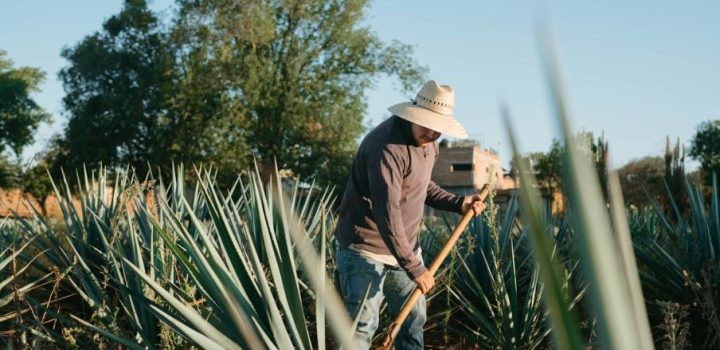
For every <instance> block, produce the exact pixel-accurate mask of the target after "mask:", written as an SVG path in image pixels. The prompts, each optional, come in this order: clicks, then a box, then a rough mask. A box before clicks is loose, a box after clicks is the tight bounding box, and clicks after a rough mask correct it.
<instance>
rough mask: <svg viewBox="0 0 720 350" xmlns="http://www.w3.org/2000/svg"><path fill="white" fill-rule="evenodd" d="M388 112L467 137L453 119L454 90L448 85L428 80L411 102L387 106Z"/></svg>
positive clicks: (449, 133) (448, 133)
mask: <svg viewBox="0 0 720 350" xmlns="http://www.w3.org/2000/svg"><path fill="white" fill-rule="evenodd" d="M388 110H389V111H390V113H392V114H394V115H396V116H398V117H400V118H403V119H405V120H407V121H409V122H412V123H415V124H418V125H420V126H424V127H426V128H428V129H431V130H435V131H437V132H439V133H442V134H447V135H450V136H454V137H457V138H461V139H465V138H467V137H468V134H467V131H465V128H464V127H463V126H462V125H460V122H458V121H457V119H455V117H454V116H453V113H454V112H455V92H453V88H452V87H451V86H450V85H438V84H437V83H436V82H435V80H430V81H428V82H427V83H425V85H423V87H422V89H420V92H418V94H417V96H416V97H415V100H414V101H412V102H403V103H398V104H396V105H394V106H391V107H390V108H388Z"/></svg>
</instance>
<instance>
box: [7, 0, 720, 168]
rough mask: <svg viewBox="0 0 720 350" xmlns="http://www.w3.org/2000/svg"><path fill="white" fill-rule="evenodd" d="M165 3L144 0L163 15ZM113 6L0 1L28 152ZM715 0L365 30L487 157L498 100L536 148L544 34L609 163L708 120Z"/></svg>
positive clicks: (394, 22)
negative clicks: (400, 57)
mask: <svg viewBox="0 0 720 350" xmlns="http://www.w3.org/2000/svg"><path fill="white" fill-rule="evenodd" d="M171 3H172V1H170V0H162V1H155V2H153V8H155V9H166V8H168V6H169V5H170V4H171ZM121 6H122V1H121V0H102V1H97V0H68V1H62V2H61V1H52V0H44V1H40V0H23V1H10V0H0V49H3V50H5V51H7V52H8V56H9V57H10V58H11V59H13V60H14V61H15V63H16V65H22V66H32V67H39V68H41V69H43V70H44V71H46V72H47V73H48V79H47V80H46V82H45V83H44V84H43V86H42V89H43V91H42V92H41V93H38V94H37V95H36V99H37V101H38V102H39V103H40V105H42V106H43V107H44V108H45V109H46V110H47V111H49V112H51V113H52V114H53V117H54V119H55V123H53V124H52V125H48V126H44V127H43V128H41V130H40V132H39V133H38V137H37V139H38V143H37V144H36V145H34V146H33V147H30V148H29V149H28V150H27V151H26V153H25V157H28V156H31V155H32V154H33V153H34V152H37V151H38V150H39V149H40V148H41V147H42V145H43V144H44V142H45V141H46V140H47V139H48V138H49V136H50V135H51V134H52V133H56V132H59V131H60V130H61V127H62V125H63V124H64V122H65V116H64V115H63V114H62V113H63V112H62V105H61V98H62V96H63V90H62V85H61V84H60V83H59V81H58V80H57V72H58V71H59V69H60V68H61V67H63V66H64V65H65V61H64V60H63V59H62V58H61V57H60V50H61V48H62V47H63V46H69V45H73V44H75V43H76V42H78V41H79V40H81V39H82V38H83V37H84V36H85V35H88V34H90V33H92V32H93V31H95V30H97V29H99V28H100V26H101V23H102V21H103V20H104V19H106V18H107V17H109V16H110V15H112V14H114V13H117V12H118V11H119V10H120V8H121ZM719 19H720V2H714V1H664V0H654V1H649V0H644V1H633V2H628V1H604V2H602V3H600V2H582V3H580V2H570V1H564V2H560V1H529V0H528V1H513V2H483V1H444V2H438V1H417V0H414V1H413V0H390V1H389V0H384V1H376V2H375V3H373V5H372V7H371V9H370V11H369V12H368V15H367V19H366V23H367V25H369V26H370V27H371V28H372V29H373V30H374V31H375V32H376V33H377V34H378V35H379V36H380V37H381V38H382V39H383V40H386V41H390V40H393V39H397V40H400V41H402V42H404V43H407V44H411V45H413V46H414V47H415V57H416V59H417V60H418V61H419V62H420V63H421V64H423V65H426V66H428V67H429V69H430V74H429V77H430V78H432V79H435V80H438V81H439V82H441V83H446V84H451V85H453V86H454V87H455V89H456V94H457V108H456V116H457V117H458V118H459V119H460V121H461V122H462V123H464V125H465V126H466V128H467V129H468V131H469V133H470V135H471V137H473V138H476V139H478V140H480V142H481V144H482V145H483V146H485V147H492V148H495V149H498V150H499V151H500V154H501V156H502V158H503V160H504V163H507V159H508V157H509V149H508V142H507V139H506V137H505V131H504V130H503V128H502V125H501V121H500V117H499V113H498V104H499V102H500V101H503V100H504V101H506V102H507V103H508V104H509V106H510V109H511V111H512V113H513V115H514V119H515V123H516V124H517V127H518V130H517V132H518V134H519V136H520V139H521V147H522V149H523V150H524V151H546V150H547V148H548V147H549V145H550V141H551V140H552V138H553V136H555V135H556V125H555V122H554V119H553V118H552V117H551V109H550V106H549V104H548V91H547V89H546V84H545V81H544V79H543V76H542V70H541V66H540V60H539V56H538V49H537V47H538V45H537V42H536V34H535V31H536V28H537V24H538V23H539V22H542V21H544V22H546V23H547V24H548V27H549V28H550V32H551V33H552V36H553V38H554V42H555V46H556V47H557V54H558V57H559V61H560V64H561V68H562V74H563V78H564V83H565V88H566V92H567V95H568V96H567V97H568V99H569V105H570V111H571V113H572V115H573V117H574V125H575V126H576V127H577V128H582V129H584V130H586V131H592V132H594V133H596V134H599V133H601V132H604V133H605V135H606V137H607V138H608V139H609V141H610V147H611V152H612V154H613V158H614V163H615V164H616V165H621V164H624V163H625V162H627V161H628V160H631V159H634V158H639V157H643V156H646V155H661V154H662V152H663V150H664V147H665V137H666V135H669V136H670V137H671V138H672V139H673V140H674V139H676V138H677V137H679V138H680V139H681V140H682V141H684V142H686V143H687V142H688V141H689V140H690V138H691V137H692V135H693V133H694V131H695V128H696V126H697V125H698V124H699V123H700V122H702V121H704V120H709V119H719V118H720V20H719ZM396 87H397V84H396V83H394V81H392V80H390V79H385V78H381V79H379V80H378V82H377V84H376V86H375V87H374V88H373V89H372V90H371V91H369V93H368V106H369V108H368V114H367V116H366V124H367V125H375V124H377V123H378V122H379V121H381V120H382V119H383V118H385V117H387V115H388V114H387V112H386V108H387V106H389V105H391V104H394V103H396V102H400V101H404V100H407V99H408V98H410V97H411V96H407V95H404V94H402V93H401V92H399V91H398V89H397V88H396Z"/></svg>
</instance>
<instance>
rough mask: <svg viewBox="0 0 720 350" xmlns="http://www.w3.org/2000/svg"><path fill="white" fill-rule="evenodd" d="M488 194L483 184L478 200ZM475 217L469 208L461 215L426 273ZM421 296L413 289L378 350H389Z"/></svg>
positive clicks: (443, 259)
mask: <svg viewBox="0 0 720 350" xmlns="http://www.w3.org/2000/svg"><path fill="white" fill-rule="evenodd" d="M489 193H490V186H488V185H487V184H485V186H483V187H482V189H480V198H482V199H481V200H482V201H485V198H487V196H488V194H489ZM474 216H475V213H474V212H473V210H472V208H469V209H468V210H467V211H466V212H465V214H464V215H463V217H462V219H461V220H460V222H459V223H458V224H457V225H456V226H455V229H454V230H453V232H452V233H451V234H450V238H448V240H447V242H446V243H445V245H444V246H443V247H442V249H441V250H440V252H439V253H438V255H437V256H436V257H435V260H433V262H432V264H430V267H428V271H429V272H430V273H431V274H432V275H433V276H435V273H436V272H437V270H438V269H439V268H440V265H441V264H442V263H443V261H445V258H446V257H447V256H448V254H450V250H452V248H453V247H454V246H455V243H456V242H457V240H458V239H459V238H460V234H462V233H463V231H465V227H467V225H468V224H469V223H470V220H472V218H473V217H474ZM421 295H422V291H421V290H420V288H418V287H415V290H413V292H412V294H410V297H409V298H408V299H407V301H405V304H403V308H402V309H401V310H400V313H399V314H398V315H397V317H396V318H395V321H393V323H391V324H390V327H388V332H387V336H386V337H385V340H384V341H383V343H382V345H381V346H380V348H379V349H382V350H390V348H391V347H392V345H393V343H394V342H395V337H396V336H397V334H398V332H400V327H401V326H402V324H403V322H405V319H406V318H407V317H408V315H410V311H412V308H413V306H415V303H417V301H418V299H419V298H420V296H421Z"/></svg>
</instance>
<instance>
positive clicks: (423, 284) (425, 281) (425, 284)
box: [415, 271, 435, 294]
mask: <svg viewBox="0 0 720 350" xmlns="http://www.w3.org/2000/svg"><path fill="white" fill-rule="evenodd" d="M415 283H416V284H417V285H418V288H420V291H421V292H422V293H423V294H427V293H428V292H429V291H430V289H432V287H433V286H435V277H434V276H433V275H432V274H431V273H430V271H425V273H424V274H422V275H420V276H418V277H417V278H416V279H415Z"/></svg>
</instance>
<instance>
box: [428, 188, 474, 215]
mask: <svg viewBox="0 0 720 350" xmlns="http://www.w3.org/2000/svg"><path fill="white" fill-rule="evenodd" d="M464 199H465V197H464V196H458V195H455V194H452V193H450V192H448V191H445V190H444V189H442V187H440V186H438V185H437V184H435V182H433V181H430V183H429V184H428V189H427V197H426V198H425V204H427V205H429V206H431V207H433V208H435V209H440V210H448V211H454V212H456V213H460V214H462V209H463V208H462V207H463V205H462V204H463V200H464Z"/></svg>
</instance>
